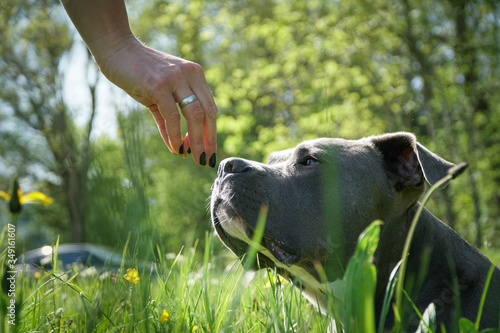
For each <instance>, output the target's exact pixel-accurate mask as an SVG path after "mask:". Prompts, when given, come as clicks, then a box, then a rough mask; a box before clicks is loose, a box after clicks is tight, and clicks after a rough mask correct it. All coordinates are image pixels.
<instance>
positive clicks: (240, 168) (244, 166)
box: [219, 158, 252, 176]
mask: <svg viewBox="0 0 500 333" xmlns="http://www.w3.org/2000/svg"><path fill="white" fill-rule="evenodd" d="M250 169H252V167H251V166H250V163H249V162H248V161H246V160H244V159H241V158H228V159H225V160H224V161H222V162H221V165H220V166H219V176H221V174H224V173H242V172H245V171H248V170H250Z"/></svg>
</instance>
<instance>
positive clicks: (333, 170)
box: [210, 132, 500, 332]
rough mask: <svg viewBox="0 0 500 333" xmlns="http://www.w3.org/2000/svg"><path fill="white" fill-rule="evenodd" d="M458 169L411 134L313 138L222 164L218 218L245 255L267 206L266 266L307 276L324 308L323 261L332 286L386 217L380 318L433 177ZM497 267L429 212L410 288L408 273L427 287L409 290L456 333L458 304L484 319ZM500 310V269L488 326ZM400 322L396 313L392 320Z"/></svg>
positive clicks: (380, 252) (413, 255)
mask: <svg viewBox="0 0 500 333" xmlns="http://www.w3.org/2000/svg"><path fill="white" fill-rule="evenodd" d="M453 166H454V164H452V163H450V162H448V161H446V160H444V159H443V158H441V157H439V156H437V155H436V154H434V153H432V152H431V151H429V150H428V149H427V148H425V147H424V146H423V145H421V144H420V143H418V142H417V140H416V138H415V136H414V135H413V134H411V133H405V132H397V133H391V134H384V135H378V136H372V137H368V138H362V139H360V140H344V139H331V138H321V139H316V140H311V141H304V142H302V143H300V144H299V145H298V146H296V147H295V148H293V149H288V150H284V151H279V152H273V153H271V154H270V155H269V156H268V158H267V163H266V164H263V163H259V162H254V161H249V160H245V159H241V158H228V159H225V160H223V161H222V162H221V163H220V165H219V168H218V175H217V178H216V179H215V182H214V185H213V187H212V195H211V205H210V209H211V218H212V224H213V227H214V229H215V231H216V233H217V235H218V237H219V239H220V240H221V241H222V243H223V244H224V245H225V246H226V247H228V248H229V249H230V250H231V251H232V252H234V254H236V255H237V256H242V255H244V254H245V252H246V251H247V250H248V247H249V244H250V242H251V239H252V236H253V234H254V230H255V228H256V224H257V220H258V218H259V211H260V210H261V208H262V207H268V211H267V220H266V224H265V228H264V235H263V237H262V241H261V244H260V248H259V254H258V262H257V267H275V268H276V269H277V270H278V272H279V273H280V275H284V276H286V277H289V278H291V279H294V278H300V280H301V285H302V287H301V288H302V289H303V294H304V295H306V297H308V298H309V299H310V300H311V301H312V303H314V304H315V305H316V304H318V303H319V306H320V307H321V308H324V307H325V303H324V302H325V300H324V297H325V296H324V293H323V292H321V290H324V289H322V287H323V286H324V284H322V283H321V279H320V275H319V273H318V270H317V267H318V264H320V265H321V267H323V268H324V272H325V273H326V275H327V279H328V281H329V282H330V281H335V280H337V279H339V278H342V276H343V273H344V271H345V267H346V266H347V263H348V261H349V258H350V257H351V256H352V255H353V253H354V251H355V248H356V243H357V239H358V236H359V235H360V234H361V233H362V232H363V230H364V229H365V228H366V227H367V226H368V225H369V224H370V223H371V222H372V221H374V220H382V221H383V225H382V227H381V230H380V239H379V243H378V247H377V250H376V253H375V257H374V258H373V262H374V264H375V267H376V270H377V286H376V291H375V300H374V301H375V312H376V313H375V315H376V318H380V314H381V309H382V306H383V300H384V295H385V292H386V286H387V283H388V280H389V276H390V274H391V272H392V270H393V269H394V267H395V266H396V265H397V263H398V262H399V260H400V259H401V256H402V250H403V245H404V242H405V239H406V236H407V233H408V229H409V226H410V223H411V221H412V218H413V216H414V214H415V212H416V209H417V207H418V206H419V198H420V197H421V196H422V194H423V193H424V190H425V188H426V186H425V183H428V184H430V185H432V184H434V183H436V182H437V181H438V180H440V179H441V178H443V177H444V176H446V174H447V172H448V170H449V169H450V168H451V167H453ZM491 266H492V263H491V262H490V261H489V259H488V258H487V257H486V256H484V255H483V254H482V253H481V252H479V251H478V250H476V249H475V248H474V247H473V246H472V245H470V244H469V243H467V242H466V241H465V240H463V239H462V238H461V237H460V236H458V235H457V234H456V233H455V232H454V231H453V230H452V229H451V228H449V227H448V226H447V225H446V224H444V223H443V222H441V221H440V220H439V219H438V218H436V217H435V216H433V215H432V214H431V213H430V212H429V211H428V210H426V209H424V210H423V213H422V215H421V216H420V218H419V221H418V224H417V228H416V230H415V234H414V238H413V242H412V245H411V248H410V251H409V257H408V264H407V269H406V277H407V279H406V280H405V288H406V285H407V283H410V280H409V279H412V281H414V282H415V281H416V280H417V279H416V277H418V276H421V277H422V279H421V281H420V283H413V284H414V285H418V286H417V287H418V289H417V287H415V290H416V291H415V292H414V293H413V294H410V295H411V296H412V300H413V302H414V304H415V306H416V307H417V308H418V310H419V311H420V313H423V312H424V311H425V309H426V308H427V306H428V305H429V304H430V303H431V302H433V303H434V304H435V306H436V319H437V327H438V329H439V327H440V325H441V324H444V326H445V327H446V329H447V331H448V332H449V331H450V330H453V326H452V325H453V324H452V322H453V319H454V317H453V315H454V313H455V311H456V310H455V309H456V308H457V307H459V311H460V316H462V317H465V318H468V319H470V320H471V321H473V322H474V321H475V320H476V316H477V313H478V308H479V304H480V300H481V295H482V292H483V289H484V286H485V281H486V277H487V274H488V271H489V269H490V267H491ZM454 286H455V287H454ZM413 313H414V311H413ZM499 314H500V269H499V268H498V267H495V269H494V272H493V276H492V278H491V280H490V285H489V289H488V294H487V297H486V301H485V305H484V308H483V312H482V317H481V322H480V328H481V329H482V328H491V327H493V328H495V327H498V325H499ZM377 320H380V319H377ZM393 323H394V315H393V313H392V310H390V312H389V314H388V316H387V319H386V321H385V323H384V326H385V327H386V328H391V327H392V325H393ZM403 323H404V325H405V327H406V328H407V329H408V330H411V329H413V330H414V329H415V328H416V327H417V326H418V323H419V318H418V317H417V316H416V315H411V314H408V315H407V316H405V318H403ZM377 325H378V323H377Z"/></svg>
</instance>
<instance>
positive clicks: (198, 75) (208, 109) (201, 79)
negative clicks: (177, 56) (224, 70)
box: [184, 63, 218, 167]
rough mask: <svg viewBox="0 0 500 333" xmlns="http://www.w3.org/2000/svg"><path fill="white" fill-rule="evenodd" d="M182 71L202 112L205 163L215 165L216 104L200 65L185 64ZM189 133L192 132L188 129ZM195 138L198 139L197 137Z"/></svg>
mask: <svg viewBox="0 0 500 333" xmlns="http://www.w3.org/2000/svg"><path fill="white" fill-rule="evenodd" d="M184 72H185V75H186V79H187V82H189V86H190V88H191V90H192V91H193V93H194V94H195V95H196V97H197V98H198V101H199V102H200V104H201V106H202V108H203V112H204V117H203V146H204V151H205V154H206V157H207V165H209V166H211V167H215V160H216V157H215V153H216V152H217V125H216V118H217V112H218V109H217V105H216V104H215V101H214V98H213V95H212V92H211V91H210V88H209V87H208V84H207V81H206V79H205V75H204V73H203V69H202V67H201V66H199V65H198V64H195V63H191V66H186V69H185V71H184ZM196 120H197V119H196ZM195 126H199V124H195ZM188 131H189V130H188ZM189 133H192V132H191V131H189ZM197 133H198V132H196V134H197ZM196 139H197V140H200V138H199V137H197V138H196ZM210 162H212V163H210Z"/></svg>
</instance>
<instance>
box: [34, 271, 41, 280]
mask: <svg viewBox="0 0 500 333" xmlns="http://www.w3.org/2000/svg"><path fill="white" fill-rule="evenodd" d="M34 276H35V279H39V278H41V277H42V273H40V272H35V274H34Z"/></svg>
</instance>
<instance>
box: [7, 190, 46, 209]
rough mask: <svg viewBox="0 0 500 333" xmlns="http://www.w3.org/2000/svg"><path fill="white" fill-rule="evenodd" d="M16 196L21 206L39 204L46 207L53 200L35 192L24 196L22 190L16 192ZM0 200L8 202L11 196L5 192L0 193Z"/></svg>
mask: <svg viewBox="0 0 500 333" xmlns="http://www.w3.org/2000/svg"><path fill="white" fill-rule="evenodd" d="M17 196H18V197H19V203H20V204H21V205H24V204H29V203H36V202H40V203H43V204H44V205H45V206H47V205H50V204H51V203H53V202H54V199H52V198H51V197H49V196H47V195H46V194H43V193H42V192H36V191H35V192H29V193H26V194H24V193H23V191H22V190H17ZM0 198H2V199H4V200H5V201H10V199H11V196H10V194H8V193H7V192H5V191H0Z"/></svg>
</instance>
